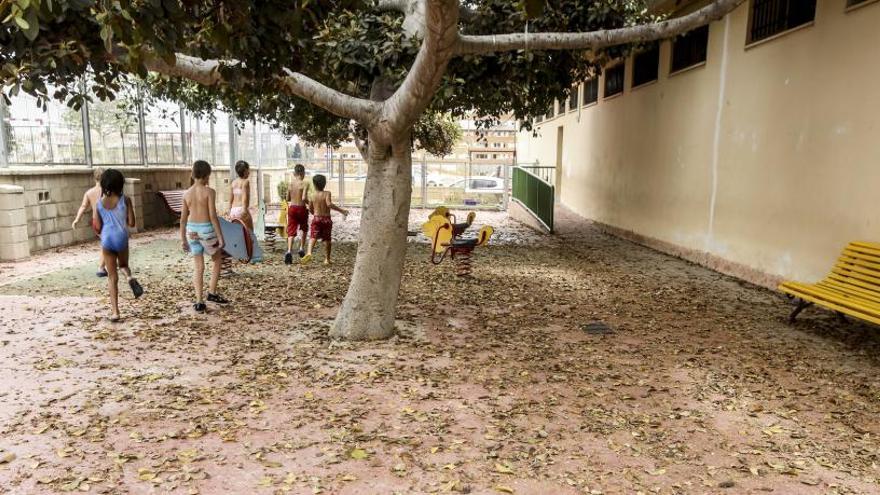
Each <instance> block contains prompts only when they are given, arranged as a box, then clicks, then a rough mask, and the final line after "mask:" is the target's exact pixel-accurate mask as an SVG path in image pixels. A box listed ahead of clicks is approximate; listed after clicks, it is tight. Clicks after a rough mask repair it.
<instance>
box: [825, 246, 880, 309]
mask: <svg viewBox="0 0 880 495" xmlns="http://www.w3.org/2000/svg"><path fill="white" fill-rule="evenodd" d="M826 280H828V281H831V282H833V283H837V284H841V285H845V286H847V287H849V288H851V289H852V290H854V291H856V292H858V293H860V294H863V295H865V296H869V297H872V298H873V297H876V298H878V299H880V244H878V243H875V242H851V243H849V245H847V246H846V248H845V249H844V250H843V254H841V255H840V258H839V259H838V260H837V264H835V265H834V268H832V270H831V274H830V275H828V277H827V279H826Z"/></svg>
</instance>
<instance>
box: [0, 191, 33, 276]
mask: <svg viewBox="0 0 880 495" xmlns="http://www.w3.org/2000/svg"><path fill="white" fill-rule="evenodd" d="M24 197H25V194H24V188H23V187H21V186H15V185H9V184H0V260H2V261H8V260H18V259H22V258H27V257H28V256H30V254H31V251H30V246H29V244H28V234H27V229H28V227H27V215H26V214H25V208H24Z"/></svg>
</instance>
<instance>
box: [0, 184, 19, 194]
mask: <svg viewBox="0 0 880 495" xmlns="http://www.w3.org/2000/svg"><path fill="white" fill-rule="evenodd" d="M0 194H24V187H22V186H16V185H15V184H0Z"/></svg>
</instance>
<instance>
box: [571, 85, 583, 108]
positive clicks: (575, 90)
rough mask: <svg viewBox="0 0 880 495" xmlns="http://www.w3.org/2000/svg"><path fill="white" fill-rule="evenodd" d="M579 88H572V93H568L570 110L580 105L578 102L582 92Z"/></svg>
mask: <svg viewBox="0 0 880 495" xmlns="http://www.w3.org/2000/svg"><path fill="white" fill-rule="evenodd" d="M578 91H579V88H578V87H577V86H575V87H573V88H571V93H570V94H569V95H568V111H572V110H574V109H575V108H577V107H578V102H579V101H580V96H581V95H580V93H579V92H578Z"/></svg>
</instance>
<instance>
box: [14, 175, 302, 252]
mask: <svg viewBox="0 0 880 495" xmlns="http://www.w3.org/2000/svg"><path fill="white" fill-rule="evenodd" d="M116 168H118V169H119V170H120V171H122V173H123V174H124V175H125V177H126V186H125V194H126V195H128V196H129V197H131V199H132V202H133V204H134V207H135V213H136V216H137V229H136V230H144V229H153V228H157V227H165V226H170V225H175V224H176V223H177V217H176V216H174V215H172V214H171V213H170V212H169V211H168V208H167V207H166V206H165V204H164V203H163V201H162V199H161V198H160V197H159V195H158V194H157V192H158V191H168V190H176V189H185V188H188V187H189V185H190V174H191V168H190V167H183V166H179V167H173V166H171V167H116ZM286 172H287V169H286V168H281V169H277V170H275V169H272V170H264V171H263V189H264V191H263V194H262V195H263V200H264V201H271V200H273V199H276V198H277V196H278V194H277V192H276V187H277V185H278V182H279V181H282V180H285V178H286ZM93 177H94V176H93V169H91V168H88V167H63V166H62V167H59V166H43V167H26V168H24V167H23V168H19V167H16V168H0V261H2V260H16V259H22V258H26V257H28V256H29V255H30V254H31V253H35V252H38V251H44V250H47V249H53V248H57V247H61V246H67V245H70V244H76V243H79V242H85V241H88V240H91V239H94V237H95V235H94V233H93V232H92V229H91V227H90V219H91V211H90V210H89V211H87V212H86V213H85V214H84V215H83V218H82V219H81V220H80V223H79V224H78V225H77V228H76V229H72V228H71V223H73V218H74V217H75V216H76V211H77V210H78V209H79V205H80V204H81V203H82V197H83V193H85V192H86V190H87V189H89V188H90V187H92V185H94V179H93ZM254 177H256V176H254ZM229 180H230V173H229V171H228V169H226V168H220V167H218V168H215V169H214V173H213V174H212V175H211V186H212V187H214V188H215V189H216V190H217V211H218V212H224V211H226V210H228V207H229V198H228V196H229ZM251 188H252V190H251V198H254V199H253V200H252V204H256V198H257V197H258V196H257V181H256V180H251ZM275 202H278V201H277V199H276V201H275Z"/></svg>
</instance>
